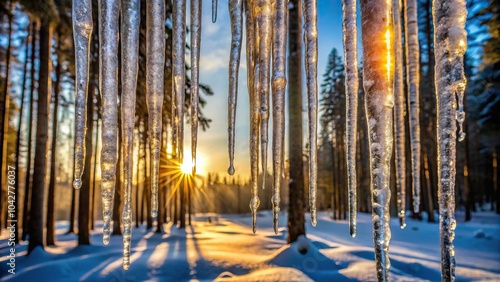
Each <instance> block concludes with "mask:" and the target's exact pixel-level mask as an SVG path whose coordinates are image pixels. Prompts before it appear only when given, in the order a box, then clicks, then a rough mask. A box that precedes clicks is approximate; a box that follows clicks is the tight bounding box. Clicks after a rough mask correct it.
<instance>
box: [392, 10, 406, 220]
mask: <svg viewBox="0 0 500 282" xmlns="http://www.w3.org/2000/svg"><path fill="white" fill-rule="evenodd" d="M392 10H393V13H394V15H393V19H394V105H395V107H394V134H395V138H396V141H395V142H394V144H395V150H394V151H395V156H394V160H395V163H396V188H397V197H398V198H397V206H398V217H399V225H400V227H401V228H404V227H405V226H406V223H405V210H406V159H405V142H406V136H405V116H404V112H405V96H404V81H403V52H402V49H403V46H402V36H401V0H393V6H392Z"/></svg>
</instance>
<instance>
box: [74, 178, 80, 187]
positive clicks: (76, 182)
mask: <svg viewBox="0 0 500 282" xmlns="http://www.w3.org/2000/svg"><path fill="white" fill-rule="evenodd" d="M73 188H75V189H80V188H82V180H81V179H75V181H73Z"/></svg>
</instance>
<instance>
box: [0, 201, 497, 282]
mask: <svg viewBox="0 0 500 282" xmlns="http://www.w3.org/2000/svg"><path fill="white" fill-rule="evenodd" d="M209 217H210V219H211V223H209V222H208V218H209ZM306 218H308V217H307V216H306ZM473 218H474V220H473V221H472V222H468V223H461V222H459V224H458V226H457V230H456V236H455V250H456V260H457V265H458V267H457V271H456V275H457V280H458V281H500V224H499V223H500V216H498V215H495V214H493V213H486V212H483V213H475V214H474V215H473ZM407 224H408V225H407V227H406V228H405V229H403V230H401V229H400V228H399V226H398V222H397V219H395V220H393V221H392V222H391V228H392V239H391V247H390V255H391V265H392V266H391V281H440V264H439V262H440V250H439V226H438V224H429V223H425V222H419V221H413V220H411V219H408V223H407ZM285 225H286V215H285V214H283V215H282V216H281V218H280V226H282V228H281V229H280V233H279V234H278V235H275V234H274V232H273V230H272V217H271V214H270V213H269V212H267V211H263V212H261V213H260V214H259V218H258V230H257V234H256V235H254V234H252V228H251V217H250V216H249V215H223V216H217V215H213V214H211V215H198V216H196V217H195V220H194V222H193V226H192V227H187V228H186V229H185V230H179V229H177V228H176V227H172V226H171V225H165V231H166V234H157V233H153V232H151V231H146V230H145V228H144V227H140V228H139V229H135V230H134V233H133V238H134V239H133V242H132V248H133V250H132V265H131V267H130V270H129V271H124V270H122V267H121V245H122V243H121V236H114V237H112V239H111V243H110V245H108V246H104V245H103V244H102V242H101V233H100V230H99V229H97V231H96V232H95V233H93V234H92V244H93V245H92V246H85V247H76V235H74V234H69V235H66V234H64V232H65V230H66V228H67V223H64V222H60V223H58V236H57V238H58V242H57V247H48V248H46V250H45V251H42V250H35V251H34V253H33V254H32V255H30V256H26V251H25V250H26V245H22V246H18V249H17V258H16V274H9V273H8V272H7V270H8V266H7V260H8V257H7V255H8V246H7V241H6V239H5V236H6V233H7V232H6V231H5V230H4V232H3V233H2V237H1V238H2V239H1V240H0V251H1V258H0V277H1V279H0V280H1V281H212V280H216V281H374V280H376V276H375V263H374V259H373V248H372V238H371V216H370V215H368V214H359V215H358V229H357V236H356V238H351V237H350V235H349V231H348V228H347V222H346V221H333V220H331V219H330V217H329V216H328V214H327V213H325V212H323V213H320V214H319V218H318V225H317V227H316V228H313V227H311V225H310V224H309V223H307V234H308V235H307V239H306V238H301V239H300V240H299V241H298V242H296V243H294V244H292V245H291V246H289V245H286V236H287V234H286V228H285Z"/></svg>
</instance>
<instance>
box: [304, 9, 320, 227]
mask: <svg viewBox="0 0 500 282" xmlns="http://www.w3.org/2000/svg"><path fill="white" fill-rule="evenodd" d="M303 7H304V8H303V11H304V43H305V58H304V62H305V66H306V84H307V101H308V118H309V207H310V209H311V224H312V225H313V226H316V190H317V187H316V186H317V179H318V167H317V165H318V156H317V154H318V150H317V139H318V137H317V131H318V81H317V78H318V71H317V69H318V26H317V1H316V0H310V1H303Z"/></svg>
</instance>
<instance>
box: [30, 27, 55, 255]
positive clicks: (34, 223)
mask: <svg viewBox="0 0 500 282" xmlns="http://www.w3.org/2000/svg"><path fill="white" fill-rule="evenodd" d="M39 32H40V33H39V34H40V81H39V88H38V112H37V134H36V149H35V161H34V165H35V166H34V171H33V191H32V197H31V210H30V223H29V226H30V227H29V230H30V240H29V245H28V254H30V253H31V252H32V251H33V250H34V249H35V248H36V247H41V248H43V247H44V240H43V237H44V222H43V220H44V216H43V215H44V196H45V175H46V168H47V141H48V131H49V128H48V124H49V99H50V84H51V81H50V67H51V63H50V40H51V37H52V26H51V24H50V22H49V21H48V20H46V19H42V20H41V25H40V31H39Z"/></svg>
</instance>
